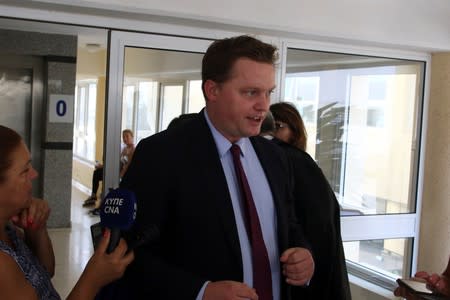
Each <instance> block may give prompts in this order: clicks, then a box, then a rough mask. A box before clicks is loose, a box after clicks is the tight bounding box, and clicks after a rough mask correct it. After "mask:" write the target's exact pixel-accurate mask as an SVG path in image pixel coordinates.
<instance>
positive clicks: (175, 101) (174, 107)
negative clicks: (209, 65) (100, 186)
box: [122, 47, 204, 143]
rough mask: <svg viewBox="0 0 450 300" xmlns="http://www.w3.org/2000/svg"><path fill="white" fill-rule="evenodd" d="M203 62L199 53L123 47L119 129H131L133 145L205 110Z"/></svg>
mask: <svg viewBox="0 0 450 300" xmlns="http://www.w3.org/2000/svg"><path fill="white" fill-rule="evenodd" d="M202 58H203V54H202V53H189V52H180V51H170V50H156V49H146V48H134V47H125V63H124V89H123V105H122V129H125V128H128V129H131V130H132V131H133V132H134V133H135V142H136V143H138V142H139V141H140V140H141V139H143V138H145V137H147V136H150V135H152V134H155V133H157V132H159V131H161V130H164V129H166V128H167V125H168V124H169V123H170V121H171V120H172V119H173V118H175V117H177V116H179V115H180V114H183V113H188V112H198V111H200V109H201V108H202V107H203V106H204V99H203V94H202V91H201V60H202Z"/></svg>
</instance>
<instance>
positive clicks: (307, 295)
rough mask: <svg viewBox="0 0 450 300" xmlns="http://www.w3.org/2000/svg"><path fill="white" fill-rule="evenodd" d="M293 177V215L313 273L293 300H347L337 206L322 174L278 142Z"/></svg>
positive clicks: (312, 163)
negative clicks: (307, 246) (308, 251)
mask: <svg viewBox="0 0 450 300" xmlns="http://www.w3.org/2000/svg"><path fill="white" fill-rule="evenodd" d="M273 141H274V142H275V143H276V144H277V145H279V146H280V147H281V148H283V150H284V151H285V152H286V154H287V156H288V159H289V160H290V162H291V166H292V169H293V174H294V177H293V178H294V198H295V212H296V214H297V218H298V220H299V222H300V224H301V225H302V228H303V232H304V234H305V237H306V238H307V239H308V242H309V243H310V245H311V249H312V253H313V256H314V263H315V270H314V276H313V278H312V279H311V282H310V285H309V287H308V288H305V289H296V294H297V295H298V296H297V297H295V299H311V300H328V299H333V300H350V299H351V295H350V287H349V282H348V275H347V268H346V264H345V257H344V249H343V246H342V239H341V224H340V211H339V203H338V202H337V199H336V196H335V195H334V192H333V190H332V189H331V187H330V185H329V183H328V181H327V179H326V177H325V175H324V174H323V173H322V170H321V169H320V168H319V166H318V165H317V164H316V162H315V161H314V160H313V159H312V158H311V156H309V154H308V153H306V152H304V151H301V150H300V149H298V148H295V147H293V146H291V145H289V144H287V143H284V142H282V141H280V140H278V139H273Z"/></svg>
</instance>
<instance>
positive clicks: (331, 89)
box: [284, 49, 424, 215]
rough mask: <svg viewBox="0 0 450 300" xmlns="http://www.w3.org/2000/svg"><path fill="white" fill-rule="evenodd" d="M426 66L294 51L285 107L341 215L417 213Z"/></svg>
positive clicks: (289, 64)
mask: <svg viewBox="0 0 450 300" xmlns="http://www.w3.org/2000/svg"><path fill="white" fill-rule="evenodd" d="M423 73H424V63H423V62H417V61H405V60H397V59H385V58H376V57H365V56H354V55H345V54H335V53H325V52H314V51H305V50H298V49H288V53H287V68H286V82H285V91H284V101H289V102H292V103H293V104H294V105H296V107H297V108H298V110H299V112H300V113H301V115H302V117H303V120H304V122H305V126H306V129H307V132H308V138H309V140H308V145H307V152H308V153H310V155H311V156H312V157H314V158H315V159H316V161H317V163H318V164H319V166H320V167H321V169H322V170H323V172H324V173H325V176H326V177H327V179H328V180H329V182H330V184H331V186H332V188H333V190H334V192H335V193H336V195H337V197H338V200H339V202H340V204H341V206H342V208H343V209H346V210H349V211H356V212H358V214H359V215H363V214H364V215H365V214H391V213H407V212H413V211H414V207H415V198H414V197H415V182H416V178H415V174H416V168H417V161H418V159H417V158H418V144H419V141H418V139H417V138H416V137H417V136H418V134H419V132H420V131H419V129H420V128H419V126H418V121H419V120H420V118H419V116H420V114H421V111H420V108H421V103H422V88H421V87H422V86H423V80H424V79H423Z"/></svg>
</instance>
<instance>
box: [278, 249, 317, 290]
mask: <svg viewBox="0 0 450 300" xmlns="http://www.w3.org/2000/svg"><path fill="white" fill-rule="evenodd" d="M280 261H281V262H282V263H283V275H284V276H286V282H287V283H288V284H291V285H297V286H301V285H305V284H307V283H308V282H309V281H310V280H311V278H312V276H313V274H314V260H313V258H312V255H311V252H309V250H308V249H306V248H289V249H287V250H286V251H284V253H283V254H282V255H281V258H280Z"/></svg>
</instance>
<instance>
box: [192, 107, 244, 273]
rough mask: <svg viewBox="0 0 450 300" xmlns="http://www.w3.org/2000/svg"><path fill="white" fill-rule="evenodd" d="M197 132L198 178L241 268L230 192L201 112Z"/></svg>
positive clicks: (214, 144) (240, 256) (215, 147)
mask: <svg viewBox="0 0 450 300" xmlns="http://www.w3.org/2000/svg"><path fill="white" fill-rule="evenodd" d="M199 132H200V134H198V135H196V136H197V137H198V139H197V141H196V142H197V143H198V144H199V145H198V147H195V148H196V149H197V151H199V149H202V150H200V151H202V155H201V156H197V157H201V161H199V163H198V166H199V172H200V174H201V177H200V178H204V183H205V186H204V188H205V190H206V192H207V193H206V194H207V195H208V197H209V198H210V199H212V200H213V201H214V202H215V206H216V209H217V214H218V216H219V218H220V219H221V223H222V225H223V231H224V235H225V237H226V239H227V240H228V242H229V245H230V248H231V251H232V253H233V254H234V256H235V258H236V259H237V261H238V263H239V264H240V265H241V267H242V255H241V249H240V244H239V237H238V232H237V227H236V221H235V215H234V211H233V206H232V202H231V198H230V192H229V190H228V185H227V180H226V177H225V173H224V171H223V168H222V164H221V162H220V157H219V154H218V151H217V146H216V143H215V142H214V138H213V136H212V133H211V131H210V129H209V127H208V124H207V122H206V120H205V117H204V115H203V111H201V112H200V126H199Z"/></svg>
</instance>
